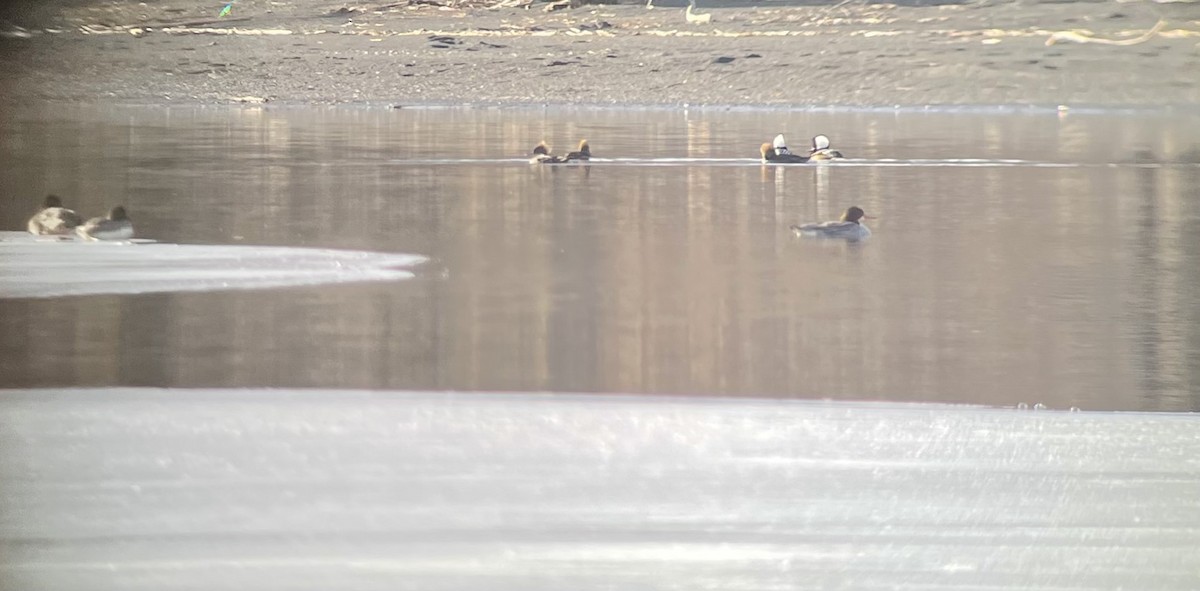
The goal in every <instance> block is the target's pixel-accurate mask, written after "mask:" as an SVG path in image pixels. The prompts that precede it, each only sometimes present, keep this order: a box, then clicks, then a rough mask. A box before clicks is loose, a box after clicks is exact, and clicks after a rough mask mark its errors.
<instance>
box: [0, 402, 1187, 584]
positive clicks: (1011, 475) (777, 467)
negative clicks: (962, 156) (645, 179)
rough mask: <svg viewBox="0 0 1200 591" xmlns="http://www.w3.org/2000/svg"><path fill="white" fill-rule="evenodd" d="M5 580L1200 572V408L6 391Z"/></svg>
mask: <svg viewBox="0 0 1200 591" xmlns="http://www.w3.org/2000/svg"><path fill="white" fill-rule="evenodd" d="M0 483H2V486H0V588H3V589H22V590H35V589H55V590H69V589H89V590H100V589H122V590H139V589H146V590H150V589H153V590H156V591H159V590H169V589H205V590H215V589H256V590H267V589H321V590H328V589H369V590H375V589H379V590H384V589H386V590H413V591H417V590H420V591H436V590H450V589H464V590H468V589H469V590H474V589H481V590H482V589H486V590H489V591H491V590H513V591H516V590H520V591H539V590H547V591H550V590H553V591H567V590H570V591H580V590H599V589H614V590H626V589H628V590H635V589H636V590H641V589H654V590H658V589H681V590H698V589H722V590H748V589H755V590H758V589H852V590H856V591H860V590H869V589H956V590H961V589H1023V590H1027V589H1156V590H1162V589H1198V588H1200V552H1198V551H1197V549H1198V548H1200V416H1197V415H1193V414H1168V413H1161V414H1141V413H1093V412H1065V411H1053V410H1036V411H1035V410H1015V409H996V408H982V407H968V406H939V405H900V404H886V403H878V404H872V403H839V402H793V401H779V400H734V399H684V398H652V397H621V396H585V395H549V394H454V393H423V392H369V391H329V390H154V389H133V388H115V389H78V390H7V391H0Z"/></svg>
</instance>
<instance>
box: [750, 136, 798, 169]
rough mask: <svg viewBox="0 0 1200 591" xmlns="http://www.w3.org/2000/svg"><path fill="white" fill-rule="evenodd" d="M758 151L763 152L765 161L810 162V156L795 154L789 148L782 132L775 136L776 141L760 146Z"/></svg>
mask: <svg viewBox="0 0 1200 591" xmlns="http://www.w3.org/2000/svg"><path fill="white" fill-rule="evenodd" d="M758 151H759V153H761V154H762V161H763V162H783V163H795V164H803V163H805V162H808V156H801V155H799V154H793V153H792V151H791V150H788V147H787V141H786V140H785V139H783V134H782V133H781V134H779V135H777V136H775V141H773V142H771V143H769V144H763V145H762V146H760V147H759V148H758Z"/></svg>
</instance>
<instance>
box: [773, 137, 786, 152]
mask: <svg viewBox="0 0 1200 591" xmlns="http://www.w3.org/2000/svg"><path fill="white" fill-rule="evenodd" d="M771 145H772V146H773V147H774V148H775V149H776V150H782V151H786V150H787V140H785V139H783V134H782V133H781V134H779V135H777V136H775V141H773V142H771Z"/></svg>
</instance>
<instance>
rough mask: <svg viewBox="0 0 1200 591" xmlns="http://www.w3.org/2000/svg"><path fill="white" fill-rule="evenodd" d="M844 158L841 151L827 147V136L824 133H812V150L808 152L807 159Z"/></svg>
mask: <svg viewBox="0 0 1200 591" xmlns="http://www.w3.org/2000/svg"><path fill="white" fill-rule="evenodd" d="M840 158H845V156H842V153H841V152H839V151H837V150H832V149H830V148H829V137H828V136H824V135H814V136H813V139H812V150H809V152H808V159H809V160H837V159H840Z"/></svg>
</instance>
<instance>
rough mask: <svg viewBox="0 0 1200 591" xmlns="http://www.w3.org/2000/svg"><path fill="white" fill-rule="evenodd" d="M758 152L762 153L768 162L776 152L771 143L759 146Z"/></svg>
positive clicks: (764, 159)
mask: <svg viewBox="0 0 1200 591" xmlns="http://www.w3.org/2000/svg"><path fill="white" fill-rule="evenodd" d="M758 152H759V153H760V154H762V159H763V161H764V162H766V160H767V158H769V157H771V156H773V155H774V154H775V148H773V147H771V144H763V145H761V146H759V148H758Z"/></svg>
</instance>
